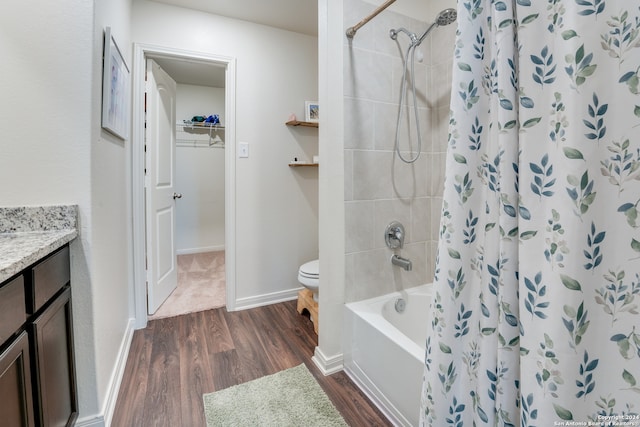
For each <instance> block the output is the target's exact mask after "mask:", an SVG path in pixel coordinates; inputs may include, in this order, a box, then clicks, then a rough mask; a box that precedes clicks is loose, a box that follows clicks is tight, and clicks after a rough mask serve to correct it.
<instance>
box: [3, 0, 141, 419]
mask: <svg viewBox="0 0 640 427" xmlns="http://www.w3.org/2000/svg"><path fill="white" fill-rule="evenodd" d="M129 15H130V0H117V1H106V0H97V1H95V2H86V1H82V0H69V1H66V2H63V3H59V2H55V3H52V2H48V1H37V2H35V4H34V2H31V3H24V2H9V3H7V4H3V10H2V14H0V28H1V30H0V32H2V37H0V55H1V57H2V58H3V76H2V77H3V78H2V81H1V82H0V93H2V94H3V100H2V102H1V103H0V129H1V130H2V143H1V144H0V181H1V182H3V183H4V185H3V186H2V190H1V191H2V193H1V197H0V203H2V205H4V206H25V205H31V206H37V205H47V204H78V205H79V215H80V218H79V228H80V230H79V231H80V236H79V238H78V239H77V240H76V241H75V242H73V243H72V245H71V250H72V257H71V264H72V265H71V268H72V271H71V280H72V298H73V311H74V328H75V343H74V344H75V347H76V363H77V375H78V396H79V404H80V416H79V422H81V423H91V422H93V421H95V422H96V423H97V425H100V424H101V423H102V416H103V412H104V410H105V408H106V406H107V405H108V401H109V399H113V400H115V398H114V396H112V395H108V393H109V391H112V390H113V388H114V387H113V384H114V381H115V376H114V375H115V372H116V368H117V366H118V360H119V359H118V358H119V356H121V354H122V353H121V349H122V345H123V343H124V341H125V335H126V331H127V325H128V319H129V318H130V317H131V310H130V306H131V296H132V292H131V287H130V264H129V262H128V259H129V256H128V254H129V253H130V252H129V242H130V239H129V221H130V217H131V215H130V208H129V200H128V194H129V193H128V180H129V176H128V175H129V173H128V171H129V165H128V163H127V162H128V156H127V145H126V143H124V142H123V141H121V140H117V139H115V138H113V137H112V136H111V135H108V134H105V133H103V132H102V131H101V127H100V108H101V107H100V102H101V84H102V83H101V82H102V80H101V70H102V32H103V27H104V26H105V25H110V26H111V27H112V29H113V31H114V34H115V36H116V38H117V40H118V42H119V44H120V47H121V49H122V50H123V52H124V54H125V58H127V60H129V58H130V51H131V49H130V43H129ZM116 391H117V390H116ZM113 403H115V402H114V401H113Z"/></svg>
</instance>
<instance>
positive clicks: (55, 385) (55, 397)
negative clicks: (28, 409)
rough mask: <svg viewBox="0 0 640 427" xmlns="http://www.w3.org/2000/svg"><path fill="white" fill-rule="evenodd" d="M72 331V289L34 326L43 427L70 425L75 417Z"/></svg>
mask: <svg viewBox="0 0 640 427" xmlns="http://www.w3.org/2000/svg"><path fill="white" fill-rule="evenodd" d="M72 331H73V328H72V322H71V289H70V288H67V289H65V291H64V292H63V293H62V294H60V295H59V296H58V297H57V298H56V299H55V300H54V301H53V303H52V304H51V305H50V306H49V307H48V308H47V309H46V310H45V311H44V312H43V313H42V314H41V315H40V316H39V317H38V318H37V319H36V320H35V321H34V322H33V335H34V340H35V342H36V354H37V356H36V363H37V365H38V369H37V371H38V379H37V384H38V392H37V396H38V404H39V409H40V411H39V417H38V418H39V419H40V420H41V422H40V424H41V425H43V426H65V425H66V426H69V425H73V422H74V421H75V418H76V417H77V415H78V403H77V397H76V384H75V363H74V357H73V335H72V334H73V332H72Z"/></svg>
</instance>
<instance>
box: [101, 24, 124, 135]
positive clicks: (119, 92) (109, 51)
mask: <svg viewBox="0 0 640 427" xmlns="http://www.w3.org/2000/svg"><path fill="white" fill-rule="evenodd" d="M102 127H103V129H105V130H107V131H109V132H110V133H112V134H114V135H115V136H117V137H119V138H122V139H127V133H128V132H129V67H127V63H126V62H125V61H124V58H123V57H122V53H120V49H119V48H118V45H117V44H116V41H115V39H114V38H113V35H112V34H111V28H110V27H106V28H105V30H104V56H103V67H102Z"/></svg>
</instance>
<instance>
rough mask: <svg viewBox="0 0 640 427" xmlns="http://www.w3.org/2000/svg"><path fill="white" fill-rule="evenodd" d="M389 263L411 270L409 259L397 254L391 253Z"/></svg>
mask: <svg viewBox="0 0 640 427" xmlns="http://www.w3.org/2000/svg"><path fill="white" fill-rule="evenodd" d="M391 264H393V265H397V266H400V267H402V268H404V269H405V270H406V271H411V261H409V260H408V259H406V258H402V257H401V256H399V255H393V256H392V257H391Z"/></svg>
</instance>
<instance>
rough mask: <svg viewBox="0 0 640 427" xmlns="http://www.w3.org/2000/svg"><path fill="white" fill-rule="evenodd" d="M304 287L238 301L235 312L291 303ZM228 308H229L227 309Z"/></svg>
mask: <svg viewBox="0 0 640 427" xmlns="http://www.w3.org/2000/svg"><path fill="white" fill-rule="evenodd" d="M301 289H302V287H299V288H294V289H287V290H286V291H278V292H272V293H270V294H263V295H256V296H252V297H246V298H238V299H236V303H235V307H234V311H235V310H247V309H249V308H255V307H262V306H264V305H269V304H276V303H278V302H284V301H291V300H294V299H297V298H298V292H300V290H301ZM227 308H228V307H227Z"/></svg>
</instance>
